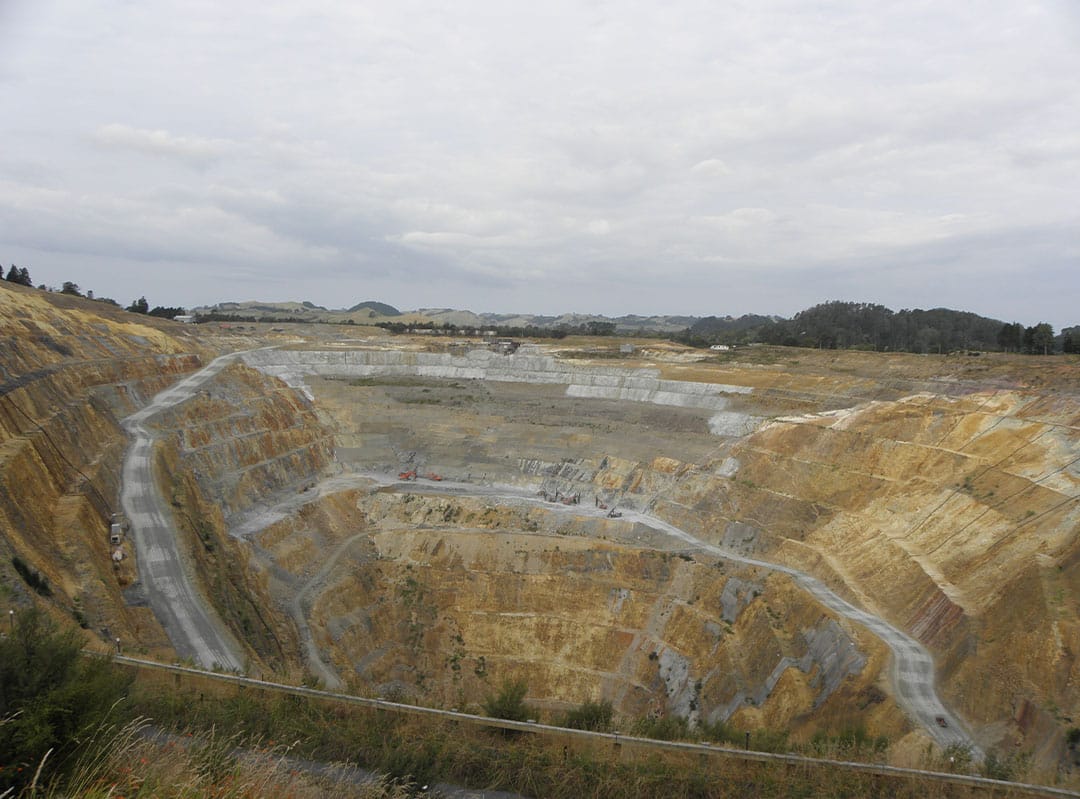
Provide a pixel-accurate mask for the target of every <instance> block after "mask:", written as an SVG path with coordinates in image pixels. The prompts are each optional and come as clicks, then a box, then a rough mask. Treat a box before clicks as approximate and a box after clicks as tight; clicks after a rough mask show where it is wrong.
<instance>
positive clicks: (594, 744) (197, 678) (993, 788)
mask: <svg viewBox="0 0 1080 799" xmlns="http://www.w3.org/2000/svg"><path fill="white" fill-rule="evenodd" d="M112 660H113V661H114V662H115V663H116V664H118V665H120V666H125V667H128V668H131V669H133V670H134V671H135V676H136V679H137V680H138V679H140V678H144V677H146V676H148V675H144V674H142V673H141V672H142V671H143V670H146V671H149V672H153V673H158V674H171V675H173V676H174V678H175V684H176V685H177V686H179V685H181V684H183V683H184V682H185V681H187V682H189V683H192V684H197V683H200V682H201V683H203V684H204V685H205V684H206V683H207V682H209V684H210V685H212V686H214V687H215V688H221V687H224V686H226V685H231V686H235V687H236V688H238V689H246V688H252V689H256V690H261V691H267V692H270V693H278V694H284V695H289V696H300V697H307V698H310V699H315V700H318V701H322V702H328V703H337V704H345V705H352V706H356V707H364V708H369V709H373V710H380V711H387V712H390V713H400V714H407V715H413V716H425V717H428V718H437V719H442V720H446V721H456V722H460V723H463V724H470V725H473V726H477V727H488V728H492V729H498V730H515V731H518V732H524V733H530V734H532V735H537V736H544V737H548V738H552V739H557V740H558V742H560V743H563V744H564V745H569V744H570V743H574V744H575V745H577V746H579V747H580V748H583V749H592V750H594V751H595V750H597V748H598V747H600V748H608V747H610V751H612V752H613V753H614V754H615V756H617V757H619V758H627V756H628V755H629V754H630V753H631V752H641V753H643V754H648V753H653V754H656V753H677V754H680V755H684V756H686V755H690V756H696V757H698V758H703V759H708V760H711V759H714V758H716V759H723V758H728V759H731V758H734V759H738V760H742V761H749V762H758V763H776V764H785V765H791V766H802V767H824V768H834V769H845V770H849V771H860V772H864V773H868V774H874V775H879V776H883V777H897V778H907V779H925V780H933V781H935V782H939V783H946V784H951V785H966V786H973V787H978V788H985V789H987V790H988V791H989V792H991V793H994V792H1002V793H1004V794H1006V795H1009V796H1055V797H1059V796H1064V797H1073V798H1074V799H1077V798H1078V797H1080V792H1077V791H1073V790H1070V789H1067V788H1055V787H1053V786H1048V785H1035V784H1032V783H1023V782H1009V781H1006V780H995V779H991V778H989V777H977V776H973V775H968V774H951V773H948V772H940V771H927V770H923V769H912V768H902V767H900V766H887V765H883V764H878V763H855V762H852V761H846V760H828V759H823V758H814V757H806V756H804V755H795V754H780V753H775V752H757V751H754V750H750V749H736V748H733V747H730V746H721V745H716V744H710V743H689V742H682V741H657V740H653V739H651V738H640V737H637V736H633V735H624V734H623V733H620V732H590V731H588V730H574V729H569V728H566V727H556V726H554V725H550V724H541V723H538V722H533V721H509V720H506V719H496V718H490V717H488V716H478V715H474V714H472V713H462V712H460V711H456V710H439V709H436V708H429V707H420V706H418V705H406V704H402V703H400V702H390V701H388V700H385V699H373V698H369V697H362V696H352V695H351V694H339V693H333V692H330V691H323V690H319V689H317V688H307V687H305V686H301V685H286V684H284V683H275V682H269V681H267V680H258V679H255V678H253V677H243V676H240V675H238V674H227V673H223V672H216V671H205V670H203V669H196V668H191V667H189V666H181V665H176V664H168V663H158V662H156V661H153V660H144V659H141V658H133V657H129V656H126V655H112Z"/></svg>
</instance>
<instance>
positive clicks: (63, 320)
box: [0, 283, 216, 651]
mask: <svg viewBox="0 0 1080 799" xmlns="http://www.w3.org/2000/svg"><path fill="white" fill-rule="evenodd" d="M0 334H2V336H3V340H4V342H5V346H4V350H3V353H2V354H0V591H2V592H3V594H4V596H6V597H7V599H8V601H9V602H10V603H11V604H14V605H18V604H23V603H27V602H30V601H38V602H43V603H44V604H45V605H46V606H48V607H51V608H53V609H54V610H55V611H56V612H58V613H60V614H63V615H68V616H69V617H70V618H74V619H75V620H76V621H77V622H78V623H80V624H81V625H83V626H84V627H86V628H87V629H88V631H89V633H92V634H93V637H95V638H98V639H99V640H100V639H101V638H103V637H108V638H110V639H111V638H113V637H120V638H121V639H122V641H123V642H124V645H125V646H126V647H130V648H134V649H137V650H138V649H142V650H145V651H150V650H156V649H167V648H168V641H167V640H166V639H165V637H164V634H163V632H162V631H161V628H160V626H159V625H158V623H157V621H156V620H155V619H154V617H153V615H152V614H151V613H150V612H149V611H148V610H147V609H146V608H142V607H138V606H137V605H138V603H137V600H136V602H135V604H134V605H132V604H129V603H128V601H126V598H125V595H124V592H125V589H129V588H130V586H131V584H132V583H133V581H134V580H135V579H136V571H135V569H134V564H133V559H132V556H133V554H134V553H133V551H132V550H131V548H130V545H129V544H128V543H127V542H126V541H124V542H122V543H121V544H120V545H119V546H115V545H113V544H112V543H111V542H110V523H111V514H112V513H113V512H114V511H116V510H118V505H117V496H118V489H119V475H120V464H121V461H122V458H123V453H124V449H125V447H126V443H127V440H126V436H125V435H124V433H123V431H122V430H121V428H120V426H119V423H118V420H119V419H120V418H122V417H123V416H125V415H127V414H128V413H130V412H132V411H134V410H136V409H137V408H139V407H140V406H141V405H142V404H143V403H144V402H145V401H146V399H147V398H148V397H150V396H152V395H153V394H155V393H157V392H158V391H160V390H162V389H163V388H165V387H166V386H168V385H170V384H171V383H172V382H174V381H175V380H177V379H179V378H180V377H182V376H183V375H184V374H187V373H189V372H191V371H192V370H194V369H196V368H198V366H199V365H200V363H201V361H202V359H203V358H204V357H205V356H206V355H208V354H209V353H211V352H213V351H214V349H215V346H216V345H215V344H214V343H213V342H212V341H204V340H202V339H200V338H198V337H195V336H193V335H192V334H191V332H190V331H188V330H186V329H183V328H182V326H180V325H177V324H173V323H169V322H163V321H162V320H157V319H145V318H140V317H137V316H135V315H133V314H128V313H124V312H122V311H120V310H119V309H112V308H109V307H107V306H102V305H101V303H95V302H91V301H87V300H81V299H78V298H71V297H63V296H57V295H48V294H45V293H43V292H39V291H35V290H33V289H24V288H21V287H14V286H10V284H6V283H5V284H0ZM118 552H119V553H121V554H122V555H123V556H124V559H123V560H121V561H119V562H117V561H115V560H114V555H115V554H116V553H118ZM128 598H130V596H129V597H128Z"/></svg>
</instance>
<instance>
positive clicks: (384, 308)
mask: <svg viewBox="0 0 1080 799" xmlns="http://www.w3.org/2000/svg"><path fill="white" fill-rule="evenodd" d="M324 310H325V309H324ZM364 310H369V311H374V312H375V313H377V314H378V315H379V316H401V311H399V310H398V309H397V308H395V307H394V306H393V305H387V304H386V303H385V302H375V301H374V300H368V301H366V302H361V303H359V304H357V305H354V306H353V307H352V308H350V309H349V313H355V312H356V311H364Z"/></svg>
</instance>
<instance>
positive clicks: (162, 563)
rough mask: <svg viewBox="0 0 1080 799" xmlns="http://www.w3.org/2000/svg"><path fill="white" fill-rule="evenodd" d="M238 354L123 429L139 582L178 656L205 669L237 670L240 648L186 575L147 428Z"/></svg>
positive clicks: (126, 497) (169, 392)
mask: <svg viewBox="0 0 1080 799" xmlns="http://www.w3.org/2000/svg"><path fill="white" fill-rule="evenodd" d="M238 355H239V353H233V354H231V355H223V356H221V357H220V358H216V359H215V360H213V361H212V362H211V363H210V365H209V366H207V367H206V368H204V369H202V370H201V371H198V372H195V373H194V374H192V375H189V376H188V377H186V378H185V379H183V380H181V381H180V382H179V383H176V384H175V385H173V386H171V387H170V388H168V389H166V390H165V391H162V392H161V393H160V394H158V395H156V396H155V397H154V399H153V400H152V401H151V402H150V403H149V404H148V405H147V406H146V407H144V408H142V409H141V410H139V411H137V412H135V413H133V414H131V415H130V416H128V417H127V418H126V419H124V420H123V422H122V425H123V427H124V429H125V430H126V431H127V432H128V434H129V435H130V436H131V437H132V439H133V441H132V443H131V446H130V447H129V448H128V451H127V455H126V456H125V458H124V467H123V472H122V484H121V489H120V504H121V506H122V507H123V509H124V513H125V514H126V516H127V518H128V521H129V522H130V523H131V534H132V537H133V538H134V541H135V550H136V553H137V556H138V564H139V580H140V582H141V583H142V585H143V589H144V590H145V592H146V596H147V599H148V601H149V603H150V607H151V609H152V610H153V611H154V615H155V616H157V618H158V620H159V621H160V622H161V624H162V626H163V627H164V628H165V632H166V633H167V634H168V636H169V640H170V641H171V642H172V644H173V647H174V648H175V649H176V652H177V654H178V655H180V657H181V658H191V659H192V660H193V661H194V662H196V663H198V664H199V665H201V666H202V667H203V668H207V669H212V668H221V669H227V670H234V671H239V670H241V669H242V668H243V665H244V659H243V656H242V655H241V654H240V653H241V649H240V647H239V646H238V645H237V643H236V641H234V640H233V638H232V636H231V635H230V634H229V633H228V631H227V630H226V629H225V626H224V625H223V624H222V623H221V620H220V619H219V618H218V617H217V614H216V613H215V612H214V610H213V608H212V607H211V605H210V604H209V603H208V602H207V601H206V600H205V598H204V597H203V596H202V595H201V594H200V593H199V591H198V590H197V589H196V588H195V586H194V585H193V584H192V582H191V580H190V579H189V578H188V575H187V573H186V572H185V570H184V562H183V559H182V558H181V555H180V550H179V548H178V546H177V532H176V522H175V520H174V519H173V516H172V512H171V510H170V508H169V507H168V504H167V503H166V502H165V500H164V498H163V497H162V496H161V492H160V491H159V490H158V485H157V482H156V481H155V480H154V474H153V471H154V470H153V451H154V437H155V436H154V433H153V431H152V430H150V428H148V427H146V426H145V425H146V422H148V421H149V420H150V419H151V418H153V417H154V416H155V415H156V414H158V413H160V412H161V411H163V410H165V409H166V408H169V407H171V406H173V405H177V404H179V403H181V402H183V401H184V400H187V399H190V398H191V397H192V396H194V395H195V393H196V392H197V391H198V389H199V387H200V386H201V385H203V384H204V383H206V382H207V381H208V380H211V379H212V378H213V377H214V376H215V375H216V374H217V373H218V372H220V371H221V370H222V369H224V368H225V367H226V366H227V365H228V364H229V362H230V361H232V360H233V359H235V358H236V357H237V356H238Z"/></svg>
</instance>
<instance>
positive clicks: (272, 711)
mask: <svg viewBox="0 0 1080 799" xmlns="http://www.w3.org/2000/svg"><path fill="white" fill-rule="evenodd" d="M136 703H137V705H138V707H139V710H140V712H143V713H146V714H147V715H150V716H152V717H154V718H155V719H157V720H158V721H159V722H161V723H166V724H167V723H168V722H169V720H170V719H175V720H177V721H178V722H182V723H184V724H189V725H195V726H198V727H201V728H204V729H213V730H215V731H216V734H219V735H226V736H230V735H243V736H250V737H251V738H254V739H255V740H264V741H268V742H271V743H270V745H271V746H273V745H274V744H273V743H272V741H274V740H278V741H282V740H287V741H296V742H297V744H296V747H295V749H294V751H297V752H302V753H303V755H304V756H305V757H311V758H313V759H320V760H336V761H348V762H353V763H357V764H358V765H360V766H362V767H364V768H368V769H371V770H372V771H375V772H379V773H384V774H388V775H391V776H392V777H395V778H398V779H403V780H415V781H416V782H417V783H431V782H440V781H442V782H449V783H453V784H458V785H462V786H467V787H473V788H489V789H499V790H506V791H512V792H515V793H519V794H522V795H524V796H533V797H554V798H555V799H558V797H574V799H578V798H579V797H594V798H595V799H608V798H609V797H610V798H611V799H621V797H629V796H633V797H643V798H647V797H663V798H664V799H683V798H685V799H690V798H691V797H695V798H696V797H702V798H709V799H712V798H713V797H715V798H716V799H728V798H729V797H730V799H735V797H738V799H747V798H749V799H758V798H760V799H773V798H775V799H780V798H781V797H784V798H785V799H786V798H787V797H852V798H854V797H899V798H900V799H904V798H907V797H910V799H916V797H918V798H919V799H922V798H923V797H927V798H928V799H946V798H949V799H952V798H953V797H957V798H960V797H987V796H1009V795H1011V794H1010V793H1008V792H1003V791H1000V790H995V791H991V790H989V789H987V788H975V787H969V786H957V785H949V784H944V783H941V782H938V781H934V780H928V779H920V778H911V777H897V776H878V775H873V774H866V773H862V772H855V771H849V770H843V769H835V768H828V767H819V766H811V765H788V764H784V763H755V762H750V761H742V760H738V759H734V758H727V759H720V758H711V757H710V758H705V757H702V756H701V755H698V754H684V753H666V754H664V755H663V756H662V757H661V756H659V755H652V754H648V755H646V754H641V753H640V752H634V751H633V750H632V747H631V746H630V745H627V746H625V747H618V748H616V747H614V746H613V745H612V744H611V743H610V742H602V743H601V744H599V745H597V746H596V747H595V748H593V749H591V750H588V749H585V750H579V749H577V748H576V746H575V745H566V742H561V741H557V740H553V739H551V738H547V737H544V736H540V735H533V734H530V733H515V732H508V731H499V730H490V729H486V728H478V727H475V726H473V725H469V724H462V723H457V722H453V721H443V720H436V719H431V718H422V717H416V716H408V715H402V714H396V713H392V712H389V711H385V710H377V709H370V708H362V707H355V706H342V705H337V704H329V703H324V702H322V701H319V700H309V699H307V698H300V697H291V696H285V697H279V696H271V695H263V694H261V692H258V691H251V690H248V689H245V690H243V691H241V692H239V693H237V694H236V695H234V696H231V697H226V698H220V697H218V698H206V699H201V700H200V698H199V695H196V694H180V693H176V692H170V693H167V694H165V693H161V692H155V693H154V694H153V695H150V694H141V695H139V696H138V697H137V698H136ZM328 795H332V794H328ZM1016 795H1020V794H1016Z"/></svg>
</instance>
